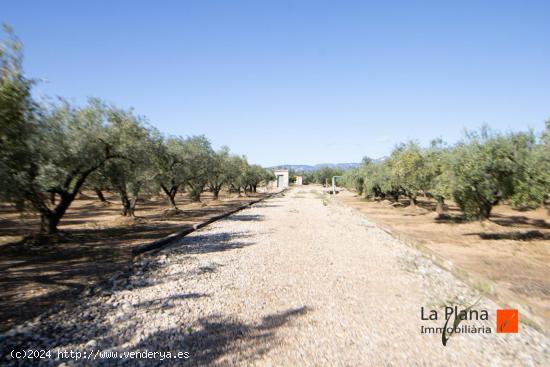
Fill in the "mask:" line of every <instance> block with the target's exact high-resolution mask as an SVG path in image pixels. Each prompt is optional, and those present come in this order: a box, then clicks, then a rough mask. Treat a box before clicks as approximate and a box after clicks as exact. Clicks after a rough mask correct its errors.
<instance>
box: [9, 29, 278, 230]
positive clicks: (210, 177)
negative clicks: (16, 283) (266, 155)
mask: <svg viewBox="0 0 550 367" xmlns="http://www.w3.org/2000/svg"><path fill="white" fill-rule="evenodd" d="M4 31H5V34H6V37H5V39H4V40H3V41H1V42H0V146H1V148H2V149H0V181H1V185H0V201H1V202H3V203H11V204H13V205H15V207H16V208H17V209H18V210H19V211H20V212H21V213H23V212H29V211H30V212H35V213H38V214H39V215H40V218H41V227H40V231H41V233H42V234H45V235H52V234H56V233H57V232H58V225H59V224H60V221H61V220H62V218H63V216H64V214H65V213H66V211H67V209H69V207H70V206H71V203H72V202H73V201H74V200H75V198H76V197H77V195H79V194H80V192H81V191H82V190H84V189H89V190H93V191H94V192H95V193H96V195H97V196H98V199H99V200H101V201H106V200H105V197H104V195H103V192H104V191H107V190H108V191H110V192H114V193H116V194H118V197H119V199H120V204H121V214H122V215H124V216H134V214H135V210H136V205H137V203H138V202H139V198H140V195H142V194H144V193H149V194H157V193H160V192H162V193H164V195H166V197H167V202H168V206H169V207H171V208H174V209H175V208H176V202H175V196H176V194H177V193H178V192H180V191H182V189H184V188H185V189H187V191H188V192H189V195H190V198H191V199H192V200H194V201H199V200H200V198H201V194H202V193H203V191H204V190H205V189H206V188H209V189H210V190H211V191H212V192H213V194H214V197H215V198H216V199H217V198H218V196H219V192H220V190H221V189H222V187H227V188H228V189H230V188H235V187H238V188H239V193H240V188H244V189H245V193H246V190H247V189H248V190H249V191H256V187H257V185H258V184H259V183H260V182H267V181H269V180H271V179H272V173H271V172H270V171H268V170H266V169H263V168H262V167H259V166H255V165H249V164H248V162H247V161H246V159H244V158H242V157H239V156H236V155H231V154H230V152H229V149H228V148H222V149H221V150H219V151H214V150H213V148H212V146H211V143H210V141H209V140H208V139H207V138H206V137H204V136H192V137H188V138H181V137H172V136H170V137H165V136H163V135H162V134H161V133H160V132H158V131H157V130H156V129H154V128H153V127H152V126H151V125H149V124H148V122H147V120H146V118H144V117H143V116H139V115H137V114H136V113H135V112H134V111H133V110H125V109H121V108H118V107H116V106H114V105H112V104H109V103H105V102H103V101H101V100H100V99H97V98H92V99H90V100H89V101H88V103H87V104H86V105H85V106H74V105H72V104H70V103H69V102H67V101H64V100H61V101H60V102H57V103H43V102H41V101H38V100H36V99H35V98H34V97H33V95H32V88H33V85H34V84H35V81H34V80H33V79H30V78H28V77H27V76H26V75H25V74H24V71H23V56H22V51H21V43H20V42H19V40H18V39H17V37H15V35H14V34H13V32H12V31H11V29H9V27H4Z"/></svg>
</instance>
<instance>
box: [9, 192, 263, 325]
mask: <svg viewBox="0 0 550 367" xmlns="http://www.w3.org/2000/svg"><path fill="white" fill-rule="evenodd" d="M262 195H265V194H260V193H257V194H249V195H248V196H247V197H235V196H236V195H231V196H230V195H229V194H226V193H225V194H224V193H221V194H220V200H218V201H213V200H212V199H213V198H212V196H211V194H209V193H205V194H204V195H203V197H202V202H203V203H202V204H201V203H191V201H190V200H189V199H188V198H187V196H186V195H185V194H179V195H178V197H177V205H178V208H179V209H180V210H181V212H180V213H177V214H174V213H173V212H171V213H170V212H168V211H167V210H166V209H167V201H166V199H165V198H164V197H162V196H158V197H149V198H146V199H144V200H142V201H141V202H139V203H138V205H137V207H136V216H137V218H136V219H129V218H124V217H122V216H121V215H120V204H119V201H118V198H117V197H116V196H115V195H110V194H106V198H107V200H108V201H109V202H110V204H108V205H106V204H103V203H101V202H100V201H99V200H98V199H97V198H96V197H95V195H93V193H92V192H90V193H84V194H83V195H81V197H79V198H78V199H77V200H75V202H74V203H73V204H72V205H71V207H70V209H69V211H68V212H67V214H66V215H65V217H64V218H63V219H62V221H61V225H60V227H59V229H60V231H61V233H62V234H63V236H64V237H65V238H66V240H65V241H63V242H62V243H56V244H49V245H43V244H38V243H36V242H35V241H32V240H29V237H28V236H29V235H30V237H31V238H32V235H33V234H36V233H37V230H38V224H39V218H38V217H37V216H36V215H27V216H25V217H21V216H20V215H19V214H18V213H17V212H16V211H15V210H14V208H13V207H11V206H9V205H0V252H1V254H2V256H0V274H1V276H0V294H2V297H1V298H0V331H4V330H7V329H9V328H10V327H12V326H13V325H16V324H19V323H20V322H22V321H24V320H27V319H29V318H32V317H34V316H36V315H38V314H40V313H41V312H43V311H44V310H45V309H47V308H49V307H52V306H54V305H56V304H59V303H63V302H65V301H67V300H70V299H71V298H72V297H73V296H74V295H75V294H78V293H79V292H81V291H82V290H83V289H85V288H86V286H90V285H94V284H97V283H98V282H101V281H103V280H106V279H108V278H109V276H110V275H111V274H113V273H114V272H115V271H117V270H119V269H121V268H122V267H125V266H127V265H129V264H130V263H131V258H132V255H131V251H132V249H134V248H136V247H137V246H139V245H142V244H146V243H149V242H152V241H154V240H156V239H159V238H162V237H164V236H167V235H169V234H171V233H174V232H176V231H179V230H182V229H184V228H185V227H187V226H191V225H193V224H196V223H199V222H202V221H204V220H206V219H208V218H210V217H212V216H215V215H219V214H222V213H224V212H227V211H229V210H231V209H235V208H237V207H239V206H241V205H244V204H246V203H248V202H251V201H253V200H255V199H258V198H260V197H262Z"/></svg>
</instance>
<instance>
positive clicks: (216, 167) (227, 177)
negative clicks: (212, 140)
mask: <svg viewBox="0 0 550 367" xmlns="http://www.w3.org/2000/svg"><path fill="white" fill-rule="evenodd" d="M231 170H232V167H231V164H230V154H229V148H228V147H226V146H224V147H221V148H220V149H219V150H218V151H216V152H213V153H212V159H211V160H210V166H209V169H208V188H209V190H210V192H211V193H212V195H214V200H218V198H219V195H220V191H221V189H222V188H223V186H225V185H229V184H230V181H231V178H232V174H233V173H232V172H231Z"/></svg>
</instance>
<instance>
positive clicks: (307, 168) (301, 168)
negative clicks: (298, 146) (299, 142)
mask: <svg viewBox="0 0 550 367" xmlns="http://www.w3.org/2000/svg"><path fill="white" fill-rule="evenodd" d="M386 159H387V157H382V158H377V159H373V160H372V162H373V163H380V162H383V161H384V160H386ZM360 166H361V163H319V164H315V165H307V164H280V165H278V166H273V167H267V168H271V169H273V168H287V169H291V170H293V171H298V172H312V171H317V170H318V169H320V168H323V167H329V168H338V169H343V170H346V169H350V168H355V167H360Z"/></svg>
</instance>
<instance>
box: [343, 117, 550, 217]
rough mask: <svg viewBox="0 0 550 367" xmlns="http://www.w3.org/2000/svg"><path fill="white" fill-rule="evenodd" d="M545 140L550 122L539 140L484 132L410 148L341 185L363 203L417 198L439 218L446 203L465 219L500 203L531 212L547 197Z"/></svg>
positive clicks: (351, 174)
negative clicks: (428, 201)
mask: <svg viewBox="0 0 550 367" xmlns="http://www.w3.org/2000/svg"><path fill="white" fill-rule="evenodd" d="M549 136H550V120H549V121H547V122H546V129H545V131H543V132H542V133H541V134H539V135H537V134H535V133H534V132H532V131H528V132H509V133H506V134H502V133H498V132H494V131H491V130H490V129H489V128H487V127H484V128H482V129H480V131H471V132H467V133H466V134H465V136H464V137H463V138H462V139H461V140H460V141H459V142H458V143H456V144H455V145H453V146H449V145H447V144H445V143H444V142H443V141H442V140H440V139H438V140H434V141H433V142H432V144H431V145H430V146H429V147H428V148H422V147H420V146H419V145H418V144H417V143H415V142H409V143H407V144H401V145H398V146H397V147H396V148H395V149H394V150H393V151H392V153H391V154H390V156H389V157H388V158H387V159H385V160H383V161H382V162H379V163H373V162H372V161H371V160H369V159H364V160H363V164H362V165H361V167H359V168H356V169H352V170H348V171H347V172H346V173H345V183H346V186H347V187H349V188H351V189H354V190H356V191H357V192H358V193H359V194H361V195H365V196H366V197H369V198H381V199H385V198H390V199H392V200H394V201H398V200H399V198H400V197H401V196H403V197H406V198H408V199H409V201H410V204H411V205H415V204H416V197H417V195H418V194H419V193H422V194H423V195H426V196H428V197H432V198H434V199H435V200H436V201H437V206H436V210H437V212H438V214H443V203H444V202H445V200H454V201H455V202H456V203H457V204H458V206H459V207H460V209H461V210H462V211H463V213H464V214H465V215H466V216H467V217H470V218H481V219H486V218H489V216H490V215H491V211H492V209H493V207H494V206H495V205H497V204H500V203H508V204H510V205H512V206H514V207H517V208H535V207H539V206H541V205H543V204H544V201H545V199H546V198H547V196H548V194H549V193H550V149H549V146H550V143H549V140H550V138H549Z"/></svg>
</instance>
